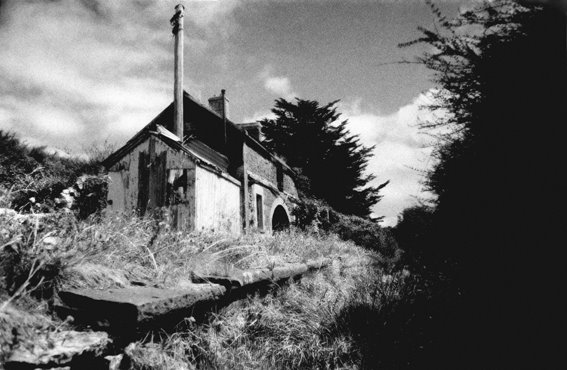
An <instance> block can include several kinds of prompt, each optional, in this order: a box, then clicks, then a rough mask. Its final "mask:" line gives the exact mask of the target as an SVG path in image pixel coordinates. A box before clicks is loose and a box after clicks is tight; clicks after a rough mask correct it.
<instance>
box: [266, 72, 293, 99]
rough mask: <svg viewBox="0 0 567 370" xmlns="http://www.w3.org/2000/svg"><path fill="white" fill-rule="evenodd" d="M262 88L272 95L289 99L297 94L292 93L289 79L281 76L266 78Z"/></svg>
mask: <svg viewBox="0 0 567 370" xmlns="http://www.w3.org/2000/svg"><path fill="white" fill-rule="evenodd" d="M264 87H265V88H266V90H268V91H269V92H271V93H272V94H275V95H279V96H281V97H283V98H286V99H289V98H293V97H295V96H296V95H297V94H296V93H295V92H293V89H292V87H291V82H289V78H287V77H283V76H275V77H268V78H266V80H265V81H264Z"/></svg>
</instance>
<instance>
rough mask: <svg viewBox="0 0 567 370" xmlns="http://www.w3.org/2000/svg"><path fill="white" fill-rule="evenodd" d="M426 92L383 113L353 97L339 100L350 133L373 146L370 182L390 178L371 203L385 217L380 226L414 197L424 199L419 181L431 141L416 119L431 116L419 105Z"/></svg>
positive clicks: (392, 222) (391, 220)
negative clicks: (371, 178) (375, 201)
mask: <svg viewBox="0 0 567 370" xmlns="http://www.w3.org/2000/svg"><path fill="white" fill-rule="evenodd" d="M430 99H431V98H430V94H429V93H428V94H421V95H420V96H418V97H417V98H415V99H414V100H413V101H412V102H411V103H409V104H407V105H405V106H403V107H401V108H400V109H399V110H398V111H397V112H394V113H392V114H388V115H384V114H381V113H380V112H379V111H377V110H376V109H373V108H372V107H365V108H362V101H361V100H360V99H354V100H352V101H350V102H349V103H341V104H340V111H341V112H342V113H343V118H347V119H348V121H349V124H348V128H349V130H350V132H351V133H353V134H358V135H359V136H360V140H361V142H362V143H363V144H364V145H366V146H371V145H375V146H376V147H375V149H374V151H373V154H374V156H373V157H372V158H371V159H370V161H369V164H368V168H367V172H368V173H372V174H374V175H375V176H376V180H374V182H373V185H378V184H379V183H381V182H384V181H386V180H390V184H389V185H388V186H386V187H385V188H384V189H382V191H381V194H382V195H384V198H383V199H382V200H381V201H380V202H379V203H378V204H377V205H376V206H375V208H374V210H373V211H374V213H375V214H376V215H377V216H381V215H383V216H385V219H384V222H383V225H384V226H392V225H395V224H396V222H397V215H398V214H399V213H400V212H401V211H402V210H403V209H404V208H406V207H408V206H411V205H412V204H414V203H415V202H416V198H415V197H421V198H428V197H430V196H431V195H430V194H428V193H425V192H424V188H423V185H422V184H421V181H422V180H423V171H424V170H426V169H428V168H430V166H431V165H432V163H433V161H432V159H431V152H432V145H433V143H434V140H433V139H432V138H431V137H430V136H428V135H425V134H421V133H420V132H419V129H418V127H417V126H418V122H419V121H420V120H421V121H424V120H428V119H431V118H432V113H431V112H429V111H427V110H424V109H421V108H420V107H421V106H422V105H423V104H426V103H427V102H430Z"/></svg>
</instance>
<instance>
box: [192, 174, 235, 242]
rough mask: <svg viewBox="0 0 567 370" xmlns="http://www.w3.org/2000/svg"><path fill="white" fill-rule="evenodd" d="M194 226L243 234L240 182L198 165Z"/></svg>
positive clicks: (198, 228)
mask: <svg viewBox="0 0 567 370" xmlns="http://www.w3.org/2000/svg"><path fill="white" fill-rule="evenodd" d="M195 230H208V231H215V232H226V233H232V234H240V233H241V232H242V227H241V214H240V185H239V184H238V182H237V181H236V180H230V179H228V178H227V177H225V176H223V175H221V174H217V173H214V172H212V171H210V170H208V169H206V168H203V167H200V166H197V167H196V168H195Z"/></svg>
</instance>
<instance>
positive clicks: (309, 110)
mask: <svg viewBox="0 0 567 370" xmlns="http://www.w3.org/2000/svg"><path fill="white" fill-rule="evenodd" d="M337 103H338V100H337V101H332V102H330V103H328V104H325V105H320V104H319V102H317V101H314V100H303V99H296V101H295V102H291V101H287V100H285V99H278V100H276V102H275V107H274V108H273V109H272V112H273V113H274V114H275V115H276V118H274V119H264V120H262V121H260V123H261V124H262V130H263V134H264V137H265V139H264V141H263V144H264V145H265V146H266V147H267V148H269V149H271V150H273V151H274V152H276V153H278V154H279V155H281V156H282V157H284V158H285V160H286V161H287V163H288V164H289V165H290V166H291V167H293V168H295V169H296V170H297V171H298V172H299V173H300V174H301V175H302V177H303V178H304V179H305V181H303V182H300V190H301V191H302V192H303V193H307V194H310V195H314V196H316V197H318V198H320V199H322V200H324V201H326V202H327V203H328V204H329V205H330V206H332V207H333V208H335V209H336V210H337V211H339V212H343V213H346V214H353V215H357V216H361V217H368V216H369V215H370V214H371V212H372V206H374V205H375V204H376V203H377V202H378V201H379V200H380V199H381V196H380V195H379V191H380V189H382V188H383V187H384V186H386V185H387V184H388V181H386V182H384V183H382V184H380V185H379V186H370V185H369V183H370V182H371V181H372V180H374V178H375V176H374V175H372V174H367V173H365V170H366V168H367V165H368V160H369V159H370V157H371V156H372V150H373V149H374V147H365V146H364V145H362V144H361V143H360V140H359V137H358V136H357V135H353V134H351V133H350V132H349V130H348V129H347V124H348V121H347V120H342V121H341V117H340V116H341V114H340V113H339V112H337V107H336V104H337Z"/></svg>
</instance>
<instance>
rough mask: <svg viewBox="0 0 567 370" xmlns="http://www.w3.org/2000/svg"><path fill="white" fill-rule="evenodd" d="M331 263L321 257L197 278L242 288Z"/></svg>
mask: <svg viewBox="0 0 567 370" xmlns="http://www.w3.org/2000/svg"><path fill="white" fill-rule="evenodd" d="M330 263H331V260H330V259H329V258H320V259H317V260H310V261H307V262H306V263H289V264H285V265H281V266H276V267H274V268H272V269H268V268H260V269H249V270H238V269H233V270H232V271H231V272H230V273H228V274H226V275H221V274H218V275H216V274H210V275H203V276H196V277H195V280H196V281H197V282H204V283H209V282H210V283H215V284H220V285H223V286H227V287H236V288H241V287H244V286H249V285H252V284H256V283H260V282H273V281H279V280H285V279H290V278H294V277H298V276H301V275H303V274H304V273H306V272H307V271H310V270H317V269H321V268H324V267H326V266H328V265H329V264H330Z"/></svg>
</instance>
